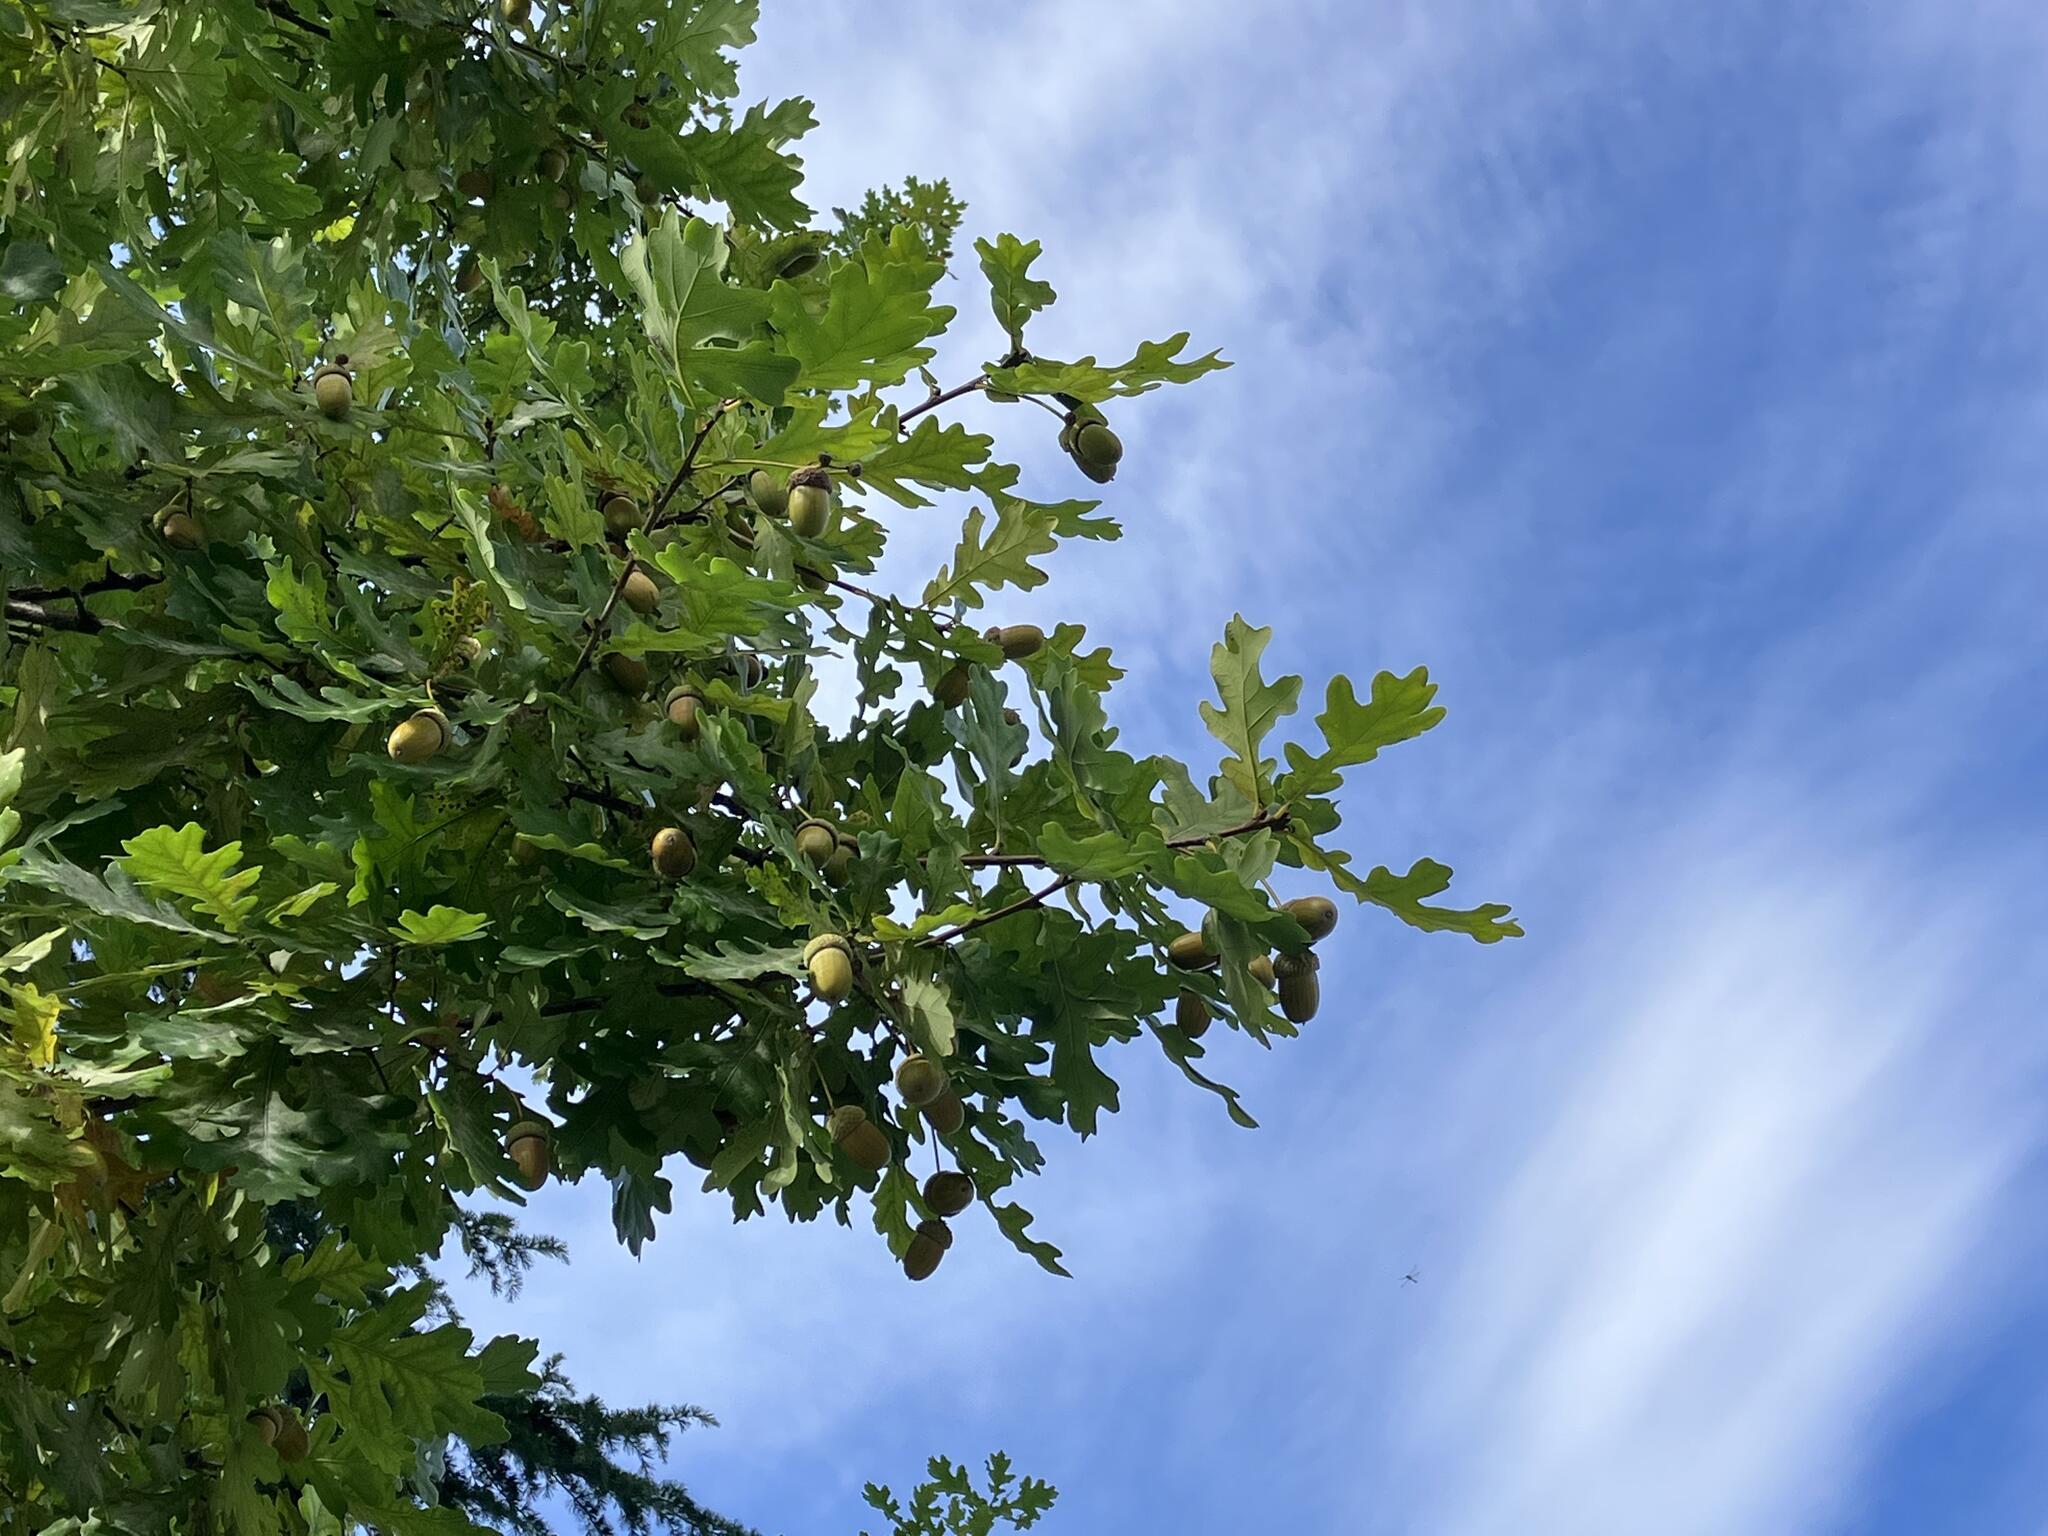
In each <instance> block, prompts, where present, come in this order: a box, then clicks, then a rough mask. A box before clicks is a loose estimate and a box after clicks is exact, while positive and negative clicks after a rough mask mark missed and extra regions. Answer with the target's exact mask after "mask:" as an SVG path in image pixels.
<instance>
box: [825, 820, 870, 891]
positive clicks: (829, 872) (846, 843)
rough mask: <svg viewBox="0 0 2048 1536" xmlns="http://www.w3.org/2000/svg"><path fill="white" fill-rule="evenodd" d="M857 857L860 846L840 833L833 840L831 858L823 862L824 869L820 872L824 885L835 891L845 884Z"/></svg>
mask: <svg viewBox="0 0 2048 1536" xmlns="http://www.w3.org/2000/svg"><path fill="white" fill-rule="evenodd" d="M859 857H860V844H859V843H857V842H856V841H854V839H853V838H852V837H851V836H849V835H848V834H846V833H844V832H842V833H840V834H839V836H838V837H837V838H835V839H834V840H833V845H832V856H831V857H830V858H829V859H827V860H826V861H825V867H824V868H823V869H822V870H821V871H820V873H821V874H823V875H824V877H825V883H826V884H827V885H829V886H831V887H833V889H835V890H836V889H838V888H839V887H840V886H842V885H844V884H846V882H847V879H848V877H849V876H851V875H852V874H853V861H854V860H855V859H857V858H859Z"/></svg>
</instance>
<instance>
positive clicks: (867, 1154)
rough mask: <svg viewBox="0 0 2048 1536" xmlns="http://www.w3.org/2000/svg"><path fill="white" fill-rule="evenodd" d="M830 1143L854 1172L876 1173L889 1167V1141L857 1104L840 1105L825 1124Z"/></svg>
mask: <svg viewBox="0 0 2048 1536" xmlns="http://www.w3.org/2000/svg"><path fill="white" fill-rule="evenodd" d="M825 1127H826V1129H827V1130H829V1131H831V1133H832V1139H833V1140H834V1141H835V1142H837V1143H838V1144H839V1150H840V1151H842V1152H844V1153H845V1154H846V1157H847V1161H848V1162H850V1163H852V1164H853V1165H854V1166H855V1167H856V1168H865V1169H867V1170H868V1172H870V1173H879V1172H881V1171H882V1169H884V1168H886V1167H888V1166H889V1158H890V1156H891V1152H890V1147H889V1138H888V1137H887V1136H886V1135H884V1134H883V1132H882V1128H881V1127H880V1126H878V1125H876V1124H875V1123H874V1121H872V1120H870V1119H869V1118H868V1112H867V1111H866V1110H864V1109H862V1108H861V1107H860V1106H859V1105H858V1104H842V1105H840V1106H839V1108H837V1109H835V1110H833V1111H832V1113H831V1116H830V1117H829V1118H828V1119H827V1120H826V1121H825Z"/></svg>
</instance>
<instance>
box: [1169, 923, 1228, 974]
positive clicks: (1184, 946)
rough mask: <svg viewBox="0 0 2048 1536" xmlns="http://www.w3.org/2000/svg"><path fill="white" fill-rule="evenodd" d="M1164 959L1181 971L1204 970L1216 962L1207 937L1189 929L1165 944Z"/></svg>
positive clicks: (1214, 953)
mask: <svg viewBox="0 0 2048 1536" xmlns="http://www.w3.org/2000/svg"><path fill="white" fill-rule="evenodd" d="M1166 959H1167V963H1168V964H1170V965H1174V966H1178V967H1179V968H1180V969H1181V970H1183V971H1205V970H1207V969H1208V968H1209V967H1210V966H1212V965H1214V964H1215V963H1216V952H1215V951H1214V950H1213V949H1211V948H1210V947H1209V941H1208V940H1207V939H1205V938H1204V937H1203V936H1202V935H1201V934H1199V933H1195V932H1193V931H1192V930H1190V931H1189V932H1186V933H1183V934H1181V935H1180V936H1179V937H1177V938H1176V939H1174V940H1173V942H1171V943H1170V944H1168V945H1167V946H1166Z"/></svg>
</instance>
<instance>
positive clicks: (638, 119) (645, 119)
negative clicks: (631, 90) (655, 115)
mask: <svg viewBox="0 0 2048 1536" xmlns="http://www.w3.org/2000/svg"><path fill="white" fill-rule="evenodd" d="M619 118H620V120H621V121H622V122H624V123H625V125H626V126H627V127H628V128H645V127H646V126H647V125H648V124H649V123H650V122H652V121H653V119H652V118H651V117H649V116H648V115H647V103H646V102H644V101H629V102H627V103H626V110H625V111H623V112H621V113H620V114H619Z"/></svg>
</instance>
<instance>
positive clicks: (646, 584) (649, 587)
mask: <svg viewBox="0 0 2048 1536" xmlns="http://www.w3.org/2000/svg"><path fill="white" fill-rule="evenodd" d="M619 597H620V600H621V601H623V602H624V603H625V605H626V606H627V607H628V608H630V609H632V610H633V611H634V612H635V613H652V612H654V610H655V609H657V608H659V607H660V606H661V588H659V587H657V586H656V585H655V584H654V578H653V577H652V576H649V575H648V574H647V572H646V571H645V570H644V569H642V568H641V567H640V566H639V565H637V564H636V565H634V567H633V568H632V569H631V570H630V571H628V572H627V573H626V580H625V584H624V585H623V586H621V587H620V588H619Z"/></svg>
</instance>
